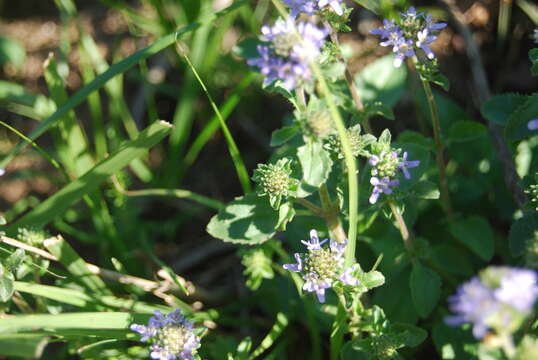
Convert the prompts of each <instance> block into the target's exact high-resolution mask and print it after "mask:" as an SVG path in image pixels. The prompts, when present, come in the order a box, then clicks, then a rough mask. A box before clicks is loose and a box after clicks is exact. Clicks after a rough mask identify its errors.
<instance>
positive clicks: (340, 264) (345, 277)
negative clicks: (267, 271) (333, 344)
mask: <svg viewBox="0 0 538 360" xmlns="http://www.w3.org/2000/svg"><path fill="white" fill-rule="evenodd" d="M301 242H302V243H303V244H304V245H305V246H306V248H307V251H308V252H307V253H302V254H295V255H294V256H295V260H296V261H297V263H296V264H284V265H283V268H284V269H286V270H289V271H293V272H297V273H302V275H303V280H304V281H305V282H304V285H303V290H304V291H307V292H313V293H316V296H317V297H318V300H319V302H325V290H326V289H329V288H331V287H333V286H334V285H335V284H337V283H341V284H344V285H350V286H356V285H358V284H359V280H358V279H356V278H355V277H354V276H353V272H354V271H355V270H356V269H357V266H356V265H354V266H350V267H348V268H347V269H345V268H344V251H345V247H346V244H345V243H338V242H337V241H335V240H329V239H325V240H322V241H320V240H319V237H318V233H317V231H316V230H311V231H310V240H309V241H305V240H301ZM327 242H329V247H328V248H324V247H323V245H324V244H325V243H327Z"/></svg>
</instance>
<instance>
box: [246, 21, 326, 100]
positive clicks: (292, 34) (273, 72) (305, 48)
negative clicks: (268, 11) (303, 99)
mask: <svg viewBox="0 0 538 360" xmlns="http://www.w3.org/2000/svg"><path fill="white" fill-rule="evenodd" d="M261 32H262V36H261V39H262V40H263V41H264V42H266V43H267V44H266V45H258V48H257V50H258V54H259V57H258V58H253V59H249V60H248V61H247V63H248V64H249V65H251V66H256V67H258V68H259V69H260V72H261V73H262V74H264V75H265V77H266V78H265V82H264V84H265V85H269V84H271V83H272V82H274V81H276V80H281V81H282V82H283V83H284V86H285V87H286V88H287V89H288V90H292V89H294V88H295V87H296V86H297V85H298V84H301V83H304V82H306V81H308V80H310V78H311V71H310V67H309V62H310V61H313V60H315V59H316V58H317V57H319V55H320V49H321V46H322V45H323V42H324V39H325V37H326V36H327V35H328V31H327V30H326V29H321V28H318V27H316V26H315V25H313V24H312V23H308V22H301V23H299V24H297V26H296V25H295V22H294V21H293V19H292V18H288V19H287V20H282V19H279V20H277V21H276V23H275V24H274V26H272V27H270V26H267V25H265V26H263V27H262V29H261Z"/></svg>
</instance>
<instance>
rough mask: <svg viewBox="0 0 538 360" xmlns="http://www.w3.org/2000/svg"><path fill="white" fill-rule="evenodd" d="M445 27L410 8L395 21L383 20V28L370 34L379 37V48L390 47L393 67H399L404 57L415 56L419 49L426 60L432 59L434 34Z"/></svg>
mask: <svg viewBox="0 0 538 360" xmlns="http://www.w3.org/2000/svg"><path fill="white" fill-rule="evenodd" d="M445 26H446V24H445V23H435V22H433V19H432V16H431V14H425V13H420V12H417V10H416V9H415V8H414V7H411V8H409V9H408V10H407V11H406V12H405V13H401V14H400V17H399V18H398V19H397V20H395V21H394V20H393V21H388V20H386V19H385V20H383V27H381V28H379V29H375V30H372V31H370V33H372V34H375V35H379V36H381V40H382V41H381V42H380V45H381V46H392V51H393V52H394V53H395V54H396V57H395V59H394V66H395V67H400V66H401V65H402V63H403V61H404V60H405V58H406V57H411V56H415V55H416V51H417V50H419V49H420V50H422V51H423V52H424V54H425V55H426V57H427V58H428V59H430V60H432V59H434V58H435V54H434V53H433V51H432V50H431V48H430V44H431V43H432V42H434V41H435V40H436V39H437V35H436V33H437V32H438V31H439V30H441V29H443V28H444V27H445Z"/></svg>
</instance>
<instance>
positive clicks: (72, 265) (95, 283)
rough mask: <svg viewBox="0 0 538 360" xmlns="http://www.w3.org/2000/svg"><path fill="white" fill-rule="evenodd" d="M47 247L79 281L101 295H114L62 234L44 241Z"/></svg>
mask: <svg viewBox="0 0 538 360" xmlns="http://www.w3.org/2000/svg"><path fill="white" fill-rule="evenodd" d="M43 245H44V246H45V248H46V249H47V250H48V251H49V252H50V253H51V254H52V255H54V256H55V257H56V258H57V259H58V261H59V262H60V263H62V265H63V266H65V268H66V269H67V270H68V271H69V273H70V274H71V275H72V276H73V277H74V280H75V281H76V282H77V283H80V284H82V285H84V286H85V287H86V288H87V289H88V290H90V291H92V292H95V293H96V294H100V295H112V292H111V291H110V290H109V289H108V288H107V286H106V285H105V283H104V282H103V280H101V278H100V277H99V276H97V275H94V274H92V273H91V272H90V270H89V269H88V265H87V264H86V262H85V261H84V259H82V258H81V257H80V256H79V255H78V254H77V252H76V251H75V250H74V249H73V248H72V247H71V245H69V243H67V241H65V240H64V239H63V238H62V237H61V236H56V237H54V238H51V239H47V240H45V241H44V243H43Z"/></svg>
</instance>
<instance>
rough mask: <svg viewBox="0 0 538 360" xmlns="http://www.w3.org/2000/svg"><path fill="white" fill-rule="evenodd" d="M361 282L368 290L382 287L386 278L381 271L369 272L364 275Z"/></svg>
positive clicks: (360, 278)
mask: <svg viewBox="0 0 538 360" xmlns="http://www.w3.org/2000/svg"><path fill="white" fill-rule="evenodd" d="M361 275H362V276H360V277H359V280H360V282H361V284H362V285H364V286H366V287H367V288H368V290H370V289H373V288H376V287H378V286H381V285H383V284H384V283H385V277H384V276H383V274H382V273H380V272H379V271H375V270H374V271H369V272H367V273H362V274H361Z"/></svg>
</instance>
